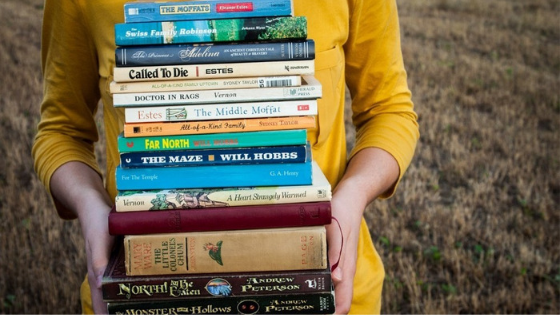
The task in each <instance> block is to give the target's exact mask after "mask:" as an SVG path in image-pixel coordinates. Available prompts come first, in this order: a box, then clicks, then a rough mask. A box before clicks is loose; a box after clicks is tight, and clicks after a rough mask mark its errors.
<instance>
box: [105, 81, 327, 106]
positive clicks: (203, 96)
mask: <svg viewBox="0 0 560 315" xmlns="http://www.w3.org/2000/svg"><path fill="white" fill-rule="evenodd" d="M321 96H322V86H321V83H320V82H319V81H318V80H317V79H316V78H314V77H313V76H303V84H302V85H301V86H296V87H271V88H267V89H254V88H247V89H241V88H239V89H222V90H219V89H216V90H197V91H173V92H140V93H115V94H113V105H114V106H115V107H137V106H141V107H147V106H150V107H152V106H158V105H200V104H213V105H216V104H217V103H219V104H222V103H235V102H252V103H253V104H255V106H257V105H260V106H263V105H266V104H267V103H266V102H271V101H290V100H314V99H318V98H320V97H321ZM273 104H276V106H284V105H283V103H280V102H277V103H273ZM286 104H292V103H286ZM254 111H257V112H262V111H263V110H262V109H260V110H259V109H258V108H256V109H255V110H252V111H250V112H248V113H247V114H250V113H252V112H254ZM303 115H306V114H303Z"/></svg>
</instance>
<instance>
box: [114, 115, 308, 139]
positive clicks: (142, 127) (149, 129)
mask: <svg viewBox="0 0 560 315" xmlns="http://www.w3.org/2000/svg"><path fill="white" fill-rule="evenodd" d="M307 128H315V116H288V117H267V118H239V119H220V120H199V121H192V122H190V121H187V122H159V123H158V122H155V123H154V122H150V123H125V124H124V128H123V129H124V130H123V134H124V136H125V137H127V138H128V137H131V138H132V137H148V136H177V135H193V134H208V133H220V132H228V133H234V132H247V131H270V130H293V129H307Z"/></svg>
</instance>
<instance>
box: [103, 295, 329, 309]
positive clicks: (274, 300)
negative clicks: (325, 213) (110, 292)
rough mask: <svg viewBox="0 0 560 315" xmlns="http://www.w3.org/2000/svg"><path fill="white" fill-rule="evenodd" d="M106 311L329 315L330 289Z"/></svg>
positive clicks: (117, 305)
mask: <svg viewBox="0 0 560 315" xmlns="http://www.w3.org/2000/svg"><path fill="white" fill-rule="evenodd" d="M107 308H108V311H109V313H110V314H119V315H121V314H122V315H124V314H178V315H179V314H180V315H183V314H333V313H334V311H335V304H334V292H325V293H307V294H305V293H302V294H282V295H262V296H258V295H257V296H251V297H245V296H235V297H220V298H200V299H184V300H177V299H175V300H165V301H151V300H148V301H142V302H140V301H138V302H110V303H108V305H107Z"/></svg>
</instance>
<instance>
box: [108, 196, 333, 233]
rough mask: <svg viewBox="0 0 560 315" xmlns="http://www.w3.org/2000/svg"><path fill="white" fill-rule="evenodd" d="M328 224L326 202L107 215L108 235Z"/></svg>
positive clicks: (328, 214) (328, 213)
mask: <svg viewBox="0 0 560 315" xmlns="http://www.w3.org/2000/svg"><path fill="white" fill-rule="evenodd" d="M330 223H331V205H330V202H309V203H287V204H276V205H253V206H240V207H216V208H199V209H180V210H164V211H136V212H116V211H111V213H110V214H109V234H111V235H140V234H158V233H179V232H205V231H225V230H253V229H272V228H285V227H299V226H313V225H326V224H330Z"/></svg>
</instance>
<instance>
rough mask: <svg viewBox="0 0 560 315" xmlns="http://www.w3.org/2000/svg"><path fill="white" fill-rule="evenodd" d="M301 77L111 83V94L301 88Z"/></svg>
mask: <svg viewBox="0 0 560 315" xmlns="http://www.w3.org/2000/svg"><path fill="white" fill-rule="evenodd" d="M300 85H301V76H299V75H292V76H272V77H247V78H230V79H228V78H222V79H201V80H175V81H161V82H150V81H141V82H128V83H119V82H115V81H111V83H110V84H109V90H110V92H111V93H113V94H114V93H140V92H149V93H152V92H173V91H195V90H226V89H246V88H253V89H255V88H270V87H286V86H300Z"/></svg>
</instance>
